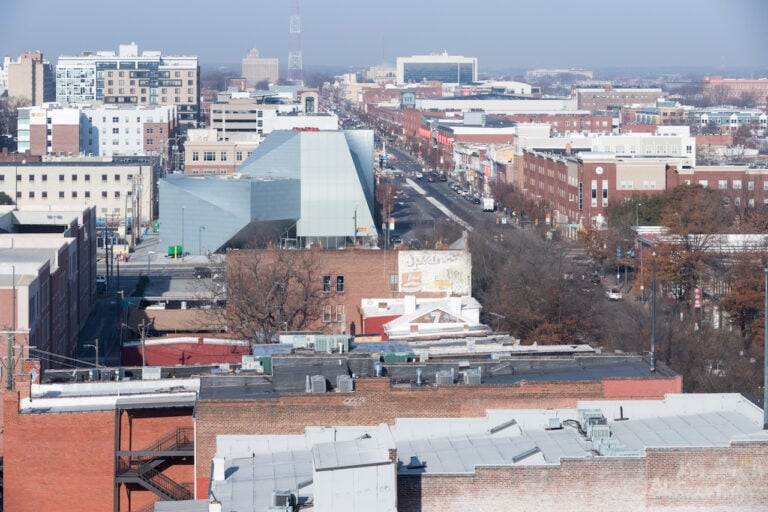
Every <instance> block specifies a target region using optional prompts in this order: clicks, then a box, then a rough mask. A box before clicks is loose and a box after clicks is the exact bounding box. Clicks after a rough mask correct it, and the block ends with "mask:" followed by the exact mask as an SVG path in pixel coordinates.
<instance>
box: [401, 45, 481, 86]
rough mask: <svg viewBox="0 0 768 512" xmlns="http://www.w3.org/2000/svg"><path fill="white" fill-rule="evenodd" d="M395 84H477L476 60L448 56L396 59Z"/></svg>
mask: <svg viewBox="0 0 768 512" xmlns="http://www.w3.org/2000/svg"><path fill="white" fill-rule="evenodd" d="M395 65H396V67H397V71H396V76H397V83H399V84H407V83H412V82H422V81H428V82H442V83H458V84H470V83H473V82H477V58H476V57H462V56H459V55H448V54H447V53H445V52H444V53H441V54H435V55H414V56H413V57H397V59H396V63H395Z"/></svg>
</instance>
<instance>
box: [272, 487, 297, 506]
mask: <svg viewBox="0 0 768 512" xmlns="http://www.w3.org/2000/svg"><path fill="white" fill-rule="evenodd" d="M298 501H299V500H298V496H297V495H296V492H295V491H286V490H280V491H277V490H276V491H272V503H271V507H270V508H269V510H290V511H292V510H293V507H294V506H295V505H297V504H298Z"/></svg>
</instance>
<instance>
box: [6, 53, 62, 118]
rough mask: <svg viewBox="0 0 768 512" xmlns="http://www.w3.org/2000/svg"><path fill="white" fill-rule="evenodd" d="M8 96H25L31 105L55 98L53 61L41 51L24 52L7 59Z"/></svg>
mask: <svg viewBox="0 0 768 512" xmlns="http://www.w3.org/2000/svg"><path fill="white" fill-rule="evenodd" d="M6 72H7V77H8V78H7V80H8V97H9V98H23V99H26V100H28V101H29V104H30V105H42V104H43V103H45V102H46V101H53V100H54V98H55V95H56V93H55V79H54V74H53V67H52V66H51V63H50V62H48V61H47V60H44V59H43V54H42V53H40V52H30V53H23V54H21V56H20V57H19V58H18V59H17V60H15V61H6Z"/></svg>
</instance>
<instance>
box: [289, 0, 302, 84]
mask: <svg viewBox="0 0 768 512" xmlns="http://www.w3.org/2000/svg"><path fill="white" fill-rule="evenodd" d="M289 20H290V24H289V28H288V34H289V37H290V48H289V50H288V81H289V82H292V83H294V84H297V85H304V71H303V69H302V63H301V17H300V16H299V0H291V17H290V18H289Z"/></svg>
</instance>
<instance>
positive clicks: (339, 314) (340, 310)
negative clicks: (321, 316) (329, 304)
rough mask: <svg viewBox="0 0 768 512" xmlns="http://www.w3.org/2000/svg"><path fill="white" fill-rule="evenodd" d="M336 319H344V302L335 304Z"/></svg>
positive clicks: (341, 320)
mask: <svg viewBox="0 0 768 512" xmlns="http://www.w3.org/2000/svg"><path fill="white" fill-rule="evenodd" d="M336 321H337V322H343V321H344V304H336Z"/></svg>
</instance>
